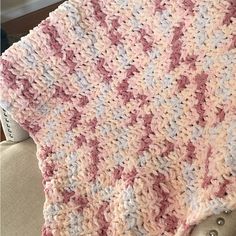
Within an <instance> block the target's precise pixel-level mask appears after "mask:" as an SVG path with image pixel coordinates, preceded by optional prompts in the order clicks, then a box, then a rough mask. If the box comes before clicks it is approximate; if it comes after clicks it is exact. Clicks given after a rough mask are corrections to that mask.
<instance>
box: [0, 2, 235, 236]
mask: <svg viewBox="0 0 236 236" xmlns="http://www.w3.org/2000/svg"><path fill="white" fill-rule="evenodd" d="M235 17H236V1H235V0H113V1H112V0H70V1H66V2H64V3H63V4H61V5H60V6H59V7H58V8H57V9H56V10H55V11H53V12H51V13H50V15H49V17H48V18H47V19H45V20H43V21H42V22H41V23H40V24H39V25H38V26H37V27H35V28H34V29H33V30H31V31H30V32H29V34H28V35H27V36H25V37H22V38H21V40H20V41H19V42H17V43H15V44H13V46H11V47H10V48H9V49H8V50H7V51H6V52H5V53H4V54H3V55H2V57H1V106H2V107H3V108H4V109H6V110H7V111H9V113H10V114H12V116H13V118H14V119H15V120H16V121H18V122H19V124H21V125H22V127H24V128H25V129H26V130H27V131H29V133H30V135H31V136H32V138H33V139H34V141H35V143H36V144H37V157H38V161H39V167H40V170H41V172H42V176H43V185H44V191H45V197H46V200H45V204H44V211H43V213H44V218H45V223H44V226H43V229H42V235H44V236H52V235H53V236H54V235H56V236H57V235H58V236H59V235H60V236H61V235H62V236H64V235H65V236H68V235H72V236H77V235H78V236H79V235H90V236H97V235H98V236H106V235H108V236H120V235H124V236H129V235H138V236H141V235H144V236H161V235H163V236H170V235H188V234H189V233H190V230H191V228H192V227H193V226H194V225H195V224H197V223H199V222H200V221H201V220H203V219H204V218H205V217H207V216H209V215H212V214H215V213H217V212H220V211H222V210H225V209H235V208H236V159H235V158H236V154H235V151H236V150H235V149H236V133H235V128H236V125H235V124H236V116H235V113H236V106H235V105H236V92H235V91H236V82H235V78H236V76H235V75H236V65H235V64H236V48H235V47H236V34H235V33H236V31H235V29H236V18H235ZM16 181H17V180H16Z"/></svg>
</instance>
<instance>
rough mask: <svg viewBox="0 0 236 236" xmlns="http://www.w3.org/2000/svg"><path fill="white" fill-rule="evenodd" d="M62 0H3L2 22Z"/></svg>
mask: <svg viewBox="0 0 236 236" xmlns="http://www.w3.org/2000/svg"><path fill="white" fill-rule="evenodd" d="M57 2H60V0H1V22H2V23H3V22H6V21H9V20H12V19H15V18H17V17H20V16H23V15H25V14H28V13H30V12H33V11H36V10H39V9H41V8H43V7H47V6H49V5H52V4H54V3H57Z"/></svg>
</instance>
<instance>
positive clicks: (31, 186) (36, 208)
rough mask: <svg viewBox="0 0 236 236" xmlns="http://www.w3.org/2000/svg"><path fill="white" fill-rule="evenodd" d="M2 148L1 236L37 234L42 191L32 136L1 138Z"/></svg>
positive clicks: (38, 231) (32, 235)
mask: <svg viewBox="0 0 236 236" xmlns="http://www.w3.org/2000/svg"><path fill="white" fill-rule="evenodd" d="M0 151H1V236H40V234H41V226H42V224H43V215H42V212H43V202H44V193H43V186H42V179H41V175H40V171H39V168H38V164H37V159H36V155H35V152H36V146H35V144H34V142H33V140H32V139H30V138H29V139H27V140H25V141H23V142H20V143H13V142H11V141H4V142H1V143H0Z"/></svg>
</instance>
